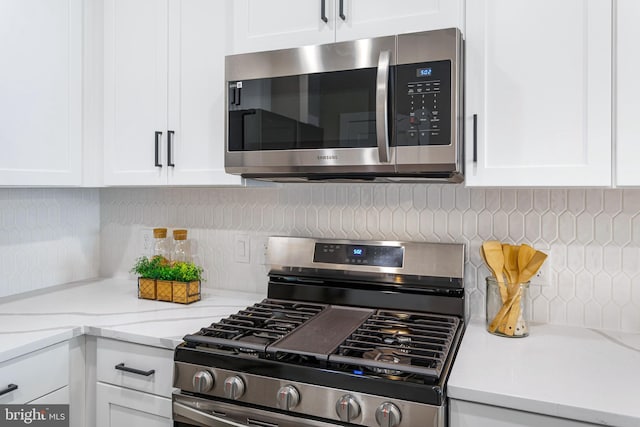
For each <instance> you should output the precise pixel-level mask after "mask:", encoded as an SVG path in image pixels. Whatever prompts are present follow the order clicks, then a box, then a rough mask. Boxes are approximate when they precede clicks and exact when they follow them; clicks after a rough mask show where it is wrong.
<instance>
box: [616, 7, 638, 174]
mask: <svg viewBox="0 0 640 427" xmlns="http://www.w3.org/2000/svg"><path fill="white" fill-rule="evenodd" d="M638 20H640V2H639V1H637V0H618V3H617V16H616V22H617V28H616V59H615V61H616V66H615V68H614V69H615V70H616V76H615V78H616V86H615V87H616V118H617V120H616V123H615V126H616V184H617V185H620V186H625V185H626V186H640V168H638V164H640V79H638V70H639V69H640V55H638V41H639V40H640V27H638Z"/></svg>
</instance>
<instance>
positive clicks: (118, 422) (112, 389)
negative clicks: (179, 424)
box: [96, 382, 173, 427]
mask: <svg viewBox="0 0 640 427" xmlns="http://www.w3.org/2000/svg"><path fill="white" fill-rule="evenodd" d="M171 425H173V424H172V421H171V399H169V398H166V397H160V396H156V395H153V394H149V393H141V392H139V391H135V390H130V389H128V388H124V387H117V386H113V385H110V384H105V383H101V382H99V383H98V384H97V385H96V426H97V427H121V426H136V427H167V426H171Z"/></svg>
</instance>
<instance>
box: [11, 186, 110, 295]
mask: <svg viewBox="0 0 640 427" xmlns="http://www.w3.org/2000/svg"><path fill="white" fill-rule="evenodd" d="M99 240H100V194H99V191H98V190H95V189H94V190H88V189H0V272H1V273H0V297H3V296H8V295H13V294H18V293H21V292H26V291H32V290H36V289H41V288H46V287H49V286H53V285H59V284H62V283H67V282H73V281H77V280H83V279H89V278H93V277H97V276H98V271H99V263H100V256H99V251H100V242H99Z"/></svg>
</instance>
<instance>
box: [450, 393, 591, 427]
mask: <svg viewBox="0 0 640 427" xmlns="http://www.w3.org/2000/svg"><path fill="white" fill-rule="evenodd" d="M449 425H450V427H513V426H523V427H540V426H545V427H579V426H592V425H596V424H591V423H585V422H581V421H575V420H568V419H566V418H557V417H551V416H548V415H541V414H535V413H532V412H524V411H518V410H515V409H507V408H502V407H499V406H491V405H484V404H481V403H475V402H467V401H464V400H457V399H450V400H449Z"/></svg>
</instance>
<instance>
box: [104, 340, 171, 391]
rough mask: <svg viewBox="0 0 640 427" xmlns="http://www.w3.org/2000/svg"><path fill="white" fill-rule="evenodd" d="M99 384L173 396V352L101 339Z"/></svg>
mask: <svg viewBox="0 0 640 427" xmlns="http://www.w3.org/2000/svg"><path fill="white" fill-rule="evenodd" d="M96 370H97V372H96V376H97V380H98V381H102V382H105V383H109V384H113V385H117V386H122V387H127V388H131V389H134V390H139V391H143V392H145V393H153V394H157V395H159V396H164V397H171V392H172V391H173V387H172V383H173V351H172V350H167V349H163V348H157V347H150V346H146V345H141V344H133V343H129V342H124V341H116V340H110V339H105V338H98V342H97V367H96Z"/></svg>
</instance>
